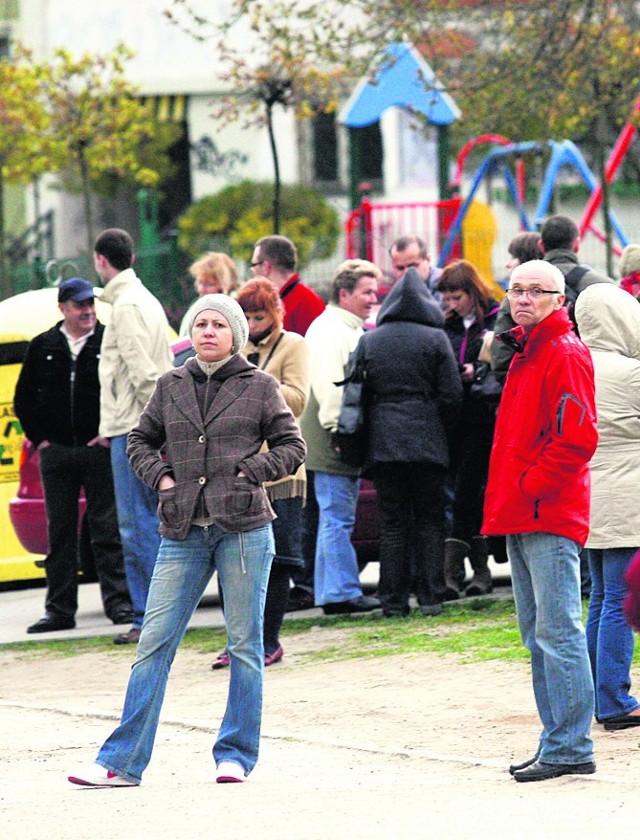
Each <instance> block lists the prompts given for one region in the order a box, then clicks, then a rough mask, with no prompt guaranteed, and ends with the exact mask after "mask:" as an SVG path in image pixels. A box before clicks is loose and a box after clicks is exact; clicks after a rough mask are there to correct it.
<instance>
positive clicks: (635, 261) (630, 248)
mask: <svg viewBox="0 0 640 840" xmlns="http://www.w3.org/2000/svg"><path fill="white" fill-rule="evenodd" d="M618 268H619V269H620V277H628V276H629V275H630V274H634V273H635V272H636V271H640V245H627V246H626V248H625V249H624V250H623V251H622V253H621V254H620V263H619V265H618Z"/></svg>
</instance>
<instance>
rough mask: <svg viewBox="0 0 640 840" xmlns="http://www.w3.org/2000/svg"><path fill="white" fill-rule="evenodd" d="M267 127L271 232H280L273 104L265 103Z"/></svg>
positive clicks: (278, 165)
mask: <svg viewBox="0 0 640 840" xmlns="http://www.w3.org/2000/svg"><path fill="white" fill-rule="evenodd" d="M266 109H267V129H268V131H269V143H270V144H271V155H272V157H273V174H274V184H273V232H274V233H275V234H278V233H280V162H279V161H278V148H277V146H276V137H275V134H274V131H273V119H272V110H273V106H272V105H270V104H269V103H266Z"/></svg>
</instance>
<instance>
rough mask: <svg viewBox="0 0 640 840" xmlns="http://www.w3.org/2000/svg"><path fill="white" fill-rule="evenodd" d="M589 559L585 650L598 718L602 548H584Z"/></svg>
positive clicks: (602, 586) (602, 580)
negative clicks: (587, 652)
mask: <svg viewBox="0 0 640 840" xmlns="http://www.w3.org/2000/svg"><path fill="white" fill-rule="evenodd" d="M586 553H587V558H588V561H589V571H590V576H591V596H590V598H589V612H588V614H587V626H586V633H587V650H588V651H589V663H590V665H591V676H592V677H593V683H594V688H595V715H596V720H600V702H599V701H600V697H599V691H598V681H597V673H598V634H599V630H600V617H601V615H602V603H603V601H604V577H603V574H602V555H603V552H602V550H598V549H593V548H591V549H586Z"/></svg>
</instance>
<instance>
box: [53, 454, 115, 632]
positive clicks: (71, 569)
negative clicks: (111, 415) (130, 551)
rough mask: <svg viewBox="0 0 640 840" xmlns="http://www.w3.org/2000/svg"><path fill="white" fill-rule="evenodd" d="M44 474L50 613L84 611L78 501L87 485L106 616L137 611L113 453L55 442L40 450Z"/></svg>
mask: <svg viewBox="0 0 640 840" xmlns="http://www.w3.org/2000/svg"><path fill="white" fill-rule="evenodd" d="M40 473H41V475H42V484H43V487H44V496H45V504H46V510H47V527H48V533H49V554H48V555H47V558H46V560H45V571H46V575H47V595H46V600H45V609H46V611H47V612H48V613H52V614H53V615H59V616H67V617H73V616H74V615H75V613H76V611H77V609H78V517H79V511H78V497H79V495H80V489H81V488H82V487H84V493H85V496H86V500H87V509H86V516H87V517H88V521H89V532H90V535H91V547H92V550H93V555H94V560H95V565H96V572H97V574H98V580H99V583H100V595H101V597H102V604H103V607H104V611H105V614H106V615H107V616H108V617H109V618H112V617H113V616H114V615H115V613H117V612H118V611H120V610H123V609H126V610H131V599H130V597H129V589H128V587H127V580H126V577H125V572H124V560H123V557H122V547H121V545H120V533H119V531H118V518H117V514H116V503H115V495H114V491H113V476H112V473H111V459H110V454H109V450H108V449H107V448H105V447H104V446H61V445H60V444H57V443H52V444H51V445H50V446H47V447H45V448H44V449H41V450H40Z"/></svg>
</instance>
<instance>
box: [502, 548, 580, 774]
mask: <svg viewBox="0 0 640 840" xmlns="http://www.w3.org/2000/svg"><path fill="white" fill-rule="evenodd" d="M507 552H508V555H509V561H510V562H511V580H512V583H513V594H514V596H515V601H516V610H517V613H518V624H519V626H520V634H521V636H522V641H523V643H524V645H525V647H526V648H528V649H529V650H530V651H531V672H532V678H533V691H534V695H535V699H536V705H537V707H538V713H539V715H540V719H541V721H542V726H543V729H542V734H541V735H540V743H539V748H538V757H539V758H540V760H541V761H544V762H546V763H548V764H584V763H587V762H589V761H593V742H592V740H591V736H590V731H591V719H592V717H593V711H594V690H593V680H592V677H591V668H590V664H589V655H588V652H587V642H586V636H585V631H584V626H583V624H582V600H581V598H580V558H579V553H580V546H579V545H578V543H576V542H574V541H573V540H570V539H568V538H566V537H560V536H557V535H555V534H546V533H531V534H509V535H507Z"/></svg>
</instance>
